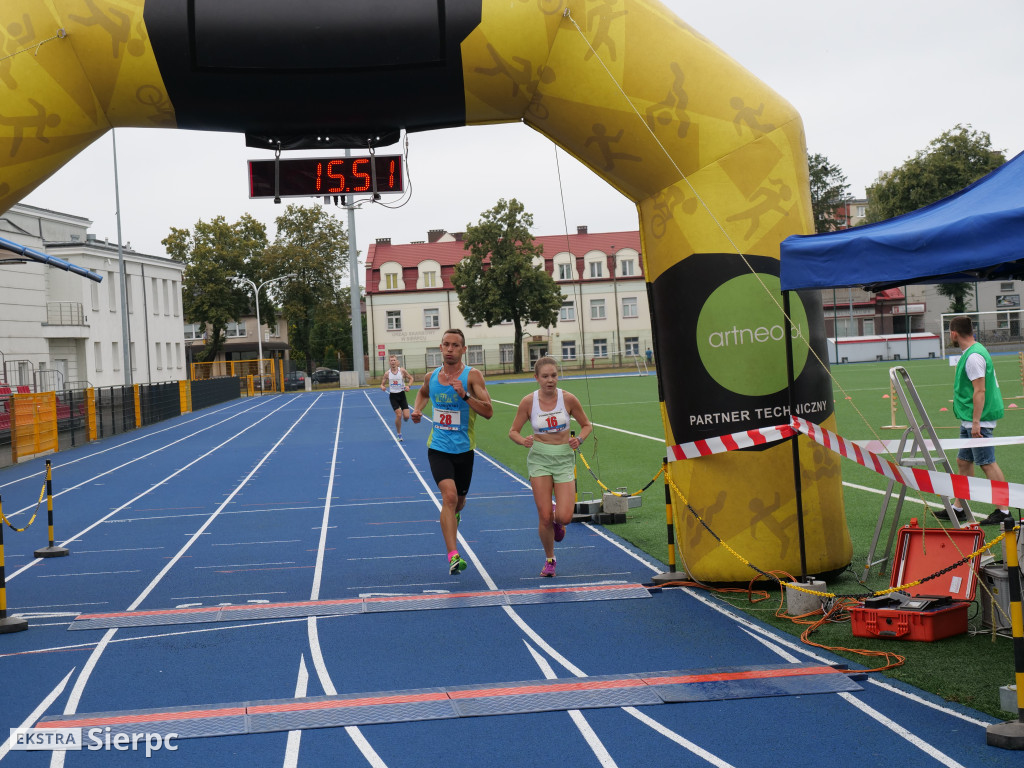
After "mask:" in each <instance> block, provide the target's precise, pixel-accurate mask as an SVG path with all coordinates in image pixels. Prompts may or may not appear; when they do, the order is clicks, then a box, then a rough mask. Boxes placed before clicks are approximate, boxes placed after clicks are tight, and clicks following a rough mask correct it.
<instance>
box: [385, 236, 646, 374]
mask: <svg viewBox="0 0 1024 768" xmlns="http://www.w3.org/2000/svg"><path fill="white" fill-rule="evenodd" d="M462 234H463V233H461V232H457V233H454V234H449V233H447V232H445V231H444V230H431V231H430V232H429V233H428V241H427V242H425V243H410V244H408V245H392V243H391V240H390V238H378V239H377V242H376V243H375V244H373V245H371V246H370V247H369V249H368V253H367V258H366V325H367V337H368V342H369V349H368V353H369V357H370V360H369V366H368V368H369V373H370V376H371V377H378V376H381V375H382V374H383V370H384V368H386V367H387V359H386V356H387V355H392V354H396V355H399V357H400V359H402V361H403V365H404V366H405V367H406V368H408V369H409V370H410V371H414V372H417V373H422V372H423V371H425V370H428V369H432V368H434V367H436V366H438V365H440V364H441V357H440V351H439V349H438V347H439V345H440V343H441V333H442V332H443V331H444V330H445V329H446V328H461V329H462V330H463V331H464V332H465V334H466V343H467V346H468V351H467V355H466V362H467V363H468V364H470V365H473V366H476V367H479V368H482V369H484V370H485V371H511V370H512V360H513V346H514V342H515V336H514V330H513V326H512V323H510V322H509V323H502V324H501V325H497V326H494V327H492V328H488V327H487V326H486V325H477V326H474V327H472V328H471V327H469V326H468V325H467V324H466V322H465V319H464V318H463V316H462V314H461V313H460V312H459V308H458V305H459V299H458V295H457V294H456V293H455V289H454V287H453V286H452V282H451V279H452V273H453V272H454V270H455V265H456V264H458V263H459V261H461V260H462V259H463V258H464V257H465V256H466V255H467V253H468V252H467V251H466V249H465V243H464V242H463V241H462ZM534 243H535V244H537V245H541V246H543V248H544V256H543V263H541V259H538V260H537V267H538V268H541V269H544V270H546V271H547V272H548V273H549V274H551V275H552V277H554V279H555V281H556V282H557V283H558V284H559V285H560V286H561V288H562V294H563V302H562V310H561V314H560V317H559V320H558V323H557V324H556V325H555V326H554V327H552V328H540V327H537V326H535V325H530V326H526V327H524V337H523V347H524V348H523V361H524V367H526V366H528V365H532V364H533V362H534V361H535V360H537V358H539V357H541V356H542V355H552V356H554V357H556V358H558V359H559V360H561V361H562V363H563V370H566V371H571V370H572V369H574V368H580V367H582V366H584V365H586V366H588V367H590V366H594V367H599V366H611V365H629V366H632V365H635V364H636V363H637V360H638V359H639V361H640V364H641V365H643V364H644V361H645V360H646V352H647V350H648V349H653V344H652V337H651V316H650V311H649V308H648V302H647V286H646V282H645V280H644V275H643V259H642V258H641V253H640V233H639V232H637V231H632V232H603V233H595V234H590V233H588V232H587V228H586V227H578V228H577V232H576V234H574V235H569V236H566V235H551V236H542V237H536V238H534Z"/></svg>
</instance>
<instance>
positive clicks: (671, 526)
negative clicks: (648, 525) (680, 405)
mask: <svg viewBox="0 0 1024 768" xmlns="http://www.w3.org/2000/svg"><path fill="white" fill-rule="evenodd" d="M661 465H662V468H663V469H664V471H665V526H666V528H667V529H668V572H667V573H656V574H655V575H654V577H653V578H652V579H651V581H653V582H654V583H655V584H664V583H666V582H669V581H679V580H680V579H681V578H683V577H684V576H685V574H679V573H676V527H675V523H674V522H673V517H672V488H671V487H670V486H669V484H668V459H667V458H665V459H662V460H661Z"/></svg>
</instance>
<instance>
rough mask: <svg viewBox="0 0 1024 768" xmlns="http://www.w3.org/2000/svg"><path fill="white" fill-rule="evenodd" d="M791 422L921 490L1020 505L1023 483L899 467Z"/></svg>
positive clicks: (1023, 496) (815, 427)
mask: <svg viewBox="0 0 1024 768" xmlns="http://www.w3.org/2000/svg"><path fill="white" fill-rule="evenodd" d="M791 426H792V427H793V428H794V429H796V430H797V431H799V432H801V433H803V434H805V435H807V436H808V437H809V438H811V439H812V440H813V441H814V442H816V443H818V444H820V445H823V446H824V447H826V448H828V449H829V450H831V451H835V452H836V453H838V454H839V455H841V456H845V457H846V458H848V459H850V460H852V461H856V462H857V463H858V464H860V465H861V466H864V467H867V468H868V469H872V470H874V471H875V472H877V473H878V474H880V475H883V476H885V477H887V478H889V479H890V480H894V481H896V482H897V483H902V484H903V485H906V486H909V487H910V488H914V489H916V490H919V491H923V492H924V493H934V494H937V495H939V496H948V497H950V498H956V499H969V500H970V501H978V502H983V503H985V504H995V505H997V506H999V507H1024V485H1020V484H1018V483H1007V482H997V481H994V480H988V479H987V478H980V477H967V476H966V475H949V474H946V473H945V472H932V471H929V470H926V469H914V468H912V467H903V466H900V465H899V464H896V463H894V462H892V461H888V460H887V459H883V458H882V457H880V456H878V455H877V454H875V453H872V452H871V451H868V450H866V449H864V448H861V447H860V446H859V445H857V444H855V443H853V442H852V441H850V440H847V439H846V438H843V437H840V436H839V435H837V434H835V433H834V432H830V431H828V430H827V429H825V428H824V427H822V426H820V425H819V424H814V423H812V422H809V421H807V420H806V419H801V418H800V417H799V416H793V417H792V422H791Z"/></svg>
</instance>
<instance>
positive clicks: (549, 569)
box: [540, 557, 555, 577]
mask: <svg viewBox="0 0 1024 768" xmlns="http://www.w3.org/2000/svg"><path fill="white" fill-rule="evenodd" d="M540 575H541V576H548V577H551V576H554V575H555V558H553V557H552V558H551V559H550V560H548V561H546V562H545V563H544V568H542V569H541V572H540Z"/></svg>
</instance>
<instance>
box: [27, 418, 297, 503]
mask: <svg viewBox="0 0 1024 768" xmlns="http://www.w3.org/2000/svg"><path fill="white" fill-rule="evenodd" d="M254 408H255V406H253V408H249V409H247V410H245V411H239V412H238V413H236V414H233V415H231V416H228V417H227V418H226V419H222V420H220V421H218V422H216V423H215V424H211V425H210V426H208V427H203V428H202V429H200V430H197V431H195V432H192V433H190V434H187V435H185V436H184V437H179V438H178V439H177V440H174V441H172V442H170V443H167V444H166V445H162V446H160V447H159V448H154V449H153V450H152V451H150V452H149V453H144V454H141V455H139V456H135V457H134V458H132V459H131V460H130V461H126V462H124V463H122V464H118V465H117V466H116V467H111V468H110V469H108V470H105V471H103V472H100V473H99V474H98V475H93V476H92V477H90V478H87V479H85V480H83V481H82V482H80V483H77V484H76V485H72V486H70V487H69V488H64V489H63V490H61V491H59V492H58V493H55V494H53V498H55V499H57V498H60V497H61V496H63V495H64V494H65V493H71V491H74V490H77V489H78V488H81V487H82V486H83V485H89V484H90V483H95V484H97V485H102V483H96V481H97V480H99V479H100V478H102V477H106V476H107V475H109V474H112V473H114V472H116V471H117V470H119V469H123V468H125V467H127V466H129V465H131V464H134V463H135V462H137V461H142V460H143V459H145V458H148V457H150V456H152V455H153V454H154V453H160V451H163V450H166V449H167V448H170V447H171V446H172V445H177V444H178V443H181V442H184V441H185V440H188V439H189V438H190V437H195V436H196V435H199V434H202V433H203V432H206V431H207V430H210V429H213V428H214V427H218V426H220V425H221V424H225V423H227V422H229V421H231V420H232V419H236V418H238V417H239V416H242V415H244V414H246V413H247V412H248V411H250V410H253V409H254ZM277 410H280V408H278V409H277ZM264 418H266V417H264ZM161 431H163V430H161ZM137 439H140V440H141V439H142V438H137ZM132 442H134V441H132ZM107 450H110V449H107ZM104 452H105V451H104ZM93 455H99V454H98V453H97V454H93ZM68 463H69V464H70V463H71V462H68ZM62 466H65V465H63V464H61V465H59V466H53V467H51V469H53V470H56V469H59V468H60V467H62ZM39 474H44V475H45V474H46V473H45V472H42V473H39ZM34 508H35V505H34V504H28V505H27V506H24V507H22V508H21V509H19V510H17V511H16V512H13V513H11V514H8V515H7V517H14V516H15V515H20V514H22V513H23V512H27V511H28V510H30V509H34Z"/></svg>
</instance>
